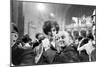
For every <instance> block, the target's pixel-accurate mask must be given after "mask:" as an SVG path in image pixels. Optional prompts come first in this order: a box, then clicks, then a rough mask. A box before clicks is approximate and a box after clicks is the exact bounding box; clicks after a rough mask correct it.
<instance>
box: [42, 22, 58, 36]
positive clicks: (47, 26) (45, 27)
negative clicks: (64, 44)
mask: <svg viewBox="0 0 100 67" xmlns="http://www.w3.org/2000/svg"><path fill="white" fill-rule="evenodd" d="M51 28H55V29H56V31H57V33H58V31H59V25H58V23H57V22H56V21H51V20H48V21H45V22H44V25H43V32H44V33H45V34H46V35H48V32H50V31H51Z"/></svg>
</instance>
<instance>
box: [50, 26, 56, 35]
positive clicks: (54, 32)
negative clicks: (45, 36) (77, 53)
mask: <svg viewBox="0 0 100 67" xmlns="http://www.w3.org/2000/svg"><path fill="white" fill-rule="evenodd" d="M56 33H57V31H56V28H54V27H53V28H51V36H55V35H56Z"/></svg>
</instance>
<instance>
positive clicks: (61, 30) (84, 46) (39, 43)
mask: <svg viewBox="0 0 100 67" xmlns="http://www.w3.org/2000/svg"><path fill="white" fill-rule="evenodd" d="M83 62H96V5H88V4H87V5H83V4H69V3H53V2H39V1H20V0H10V65H11V66H36V65H51V64H68V63H83Z"/></svg>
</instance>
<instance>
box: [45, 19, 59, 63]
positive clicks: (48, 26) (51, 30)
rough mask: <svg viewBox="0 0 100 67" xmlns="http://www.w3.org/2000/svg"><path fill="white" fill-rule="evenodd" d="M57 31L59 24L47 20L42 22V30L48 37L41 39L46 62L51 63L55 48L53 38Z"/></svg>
mask: <svg viewBox="0 0 100 67" xmlns="http://www.w3.org/2000/svg"><path fill="white" fill-rule="evenodd" d="M58 31H59V25H58V23H57V22H56V21H51V20H48V21H45V22H44V25H43V32H44V33H45V34H46V35H47V36H48V38H46V39H44V40H43V46H44V50H45V51H44V53H43V55H44V56H45V58H46V59H47V63H52V62H53V60H54V57H55V55H56V52H57V50H56V45H55V39H56V34H57V33H58ZM48 40H49V41H48ZM47 42H48V43H47ZM45 43H46V44H45ZM47 45H48V46H47Z"/></svg>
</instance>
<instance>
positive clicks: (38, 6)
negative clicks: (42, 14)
mask: <svg viewBox="0 0 100 67" xmlns="http://www.w3.org/2000/svg"><path fill="white" fill-rule="evenodd" d="M36 6H37V9H38V10H39V11H44V10H45V5H44V4H43V3H37V4H36Z"/></svg>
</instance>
